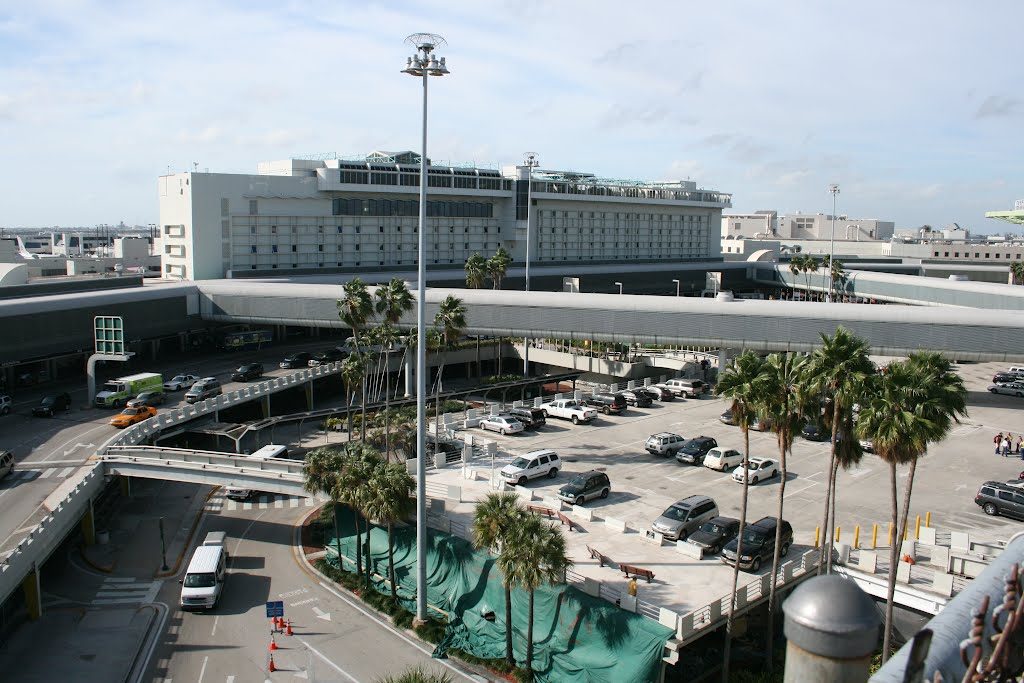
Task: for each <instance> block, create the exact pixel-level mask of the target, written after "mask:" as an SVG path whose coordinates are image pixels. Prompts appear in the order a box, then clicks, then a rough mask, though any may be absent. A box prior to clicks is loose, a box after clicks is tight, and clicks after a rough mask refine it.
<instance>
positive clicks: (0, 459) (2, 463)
mask: <svg viewBox="0 0 1024 683" xmlns="http://www.w3.org/2000/svg"><path fill="white" fill-rule="evenodd" d="M13 471H14V454H13V453H11V452H10V451H0V479H3V478H4V477H6V476H7V475H8V474H10V473H11V472H13Z"/></svg>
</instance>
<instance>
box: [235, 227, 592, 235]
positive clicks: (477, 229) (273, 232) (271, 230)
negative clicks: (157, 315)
mask: <svg viewBox="0 0 1024 683" xmlns="http://www.w3.org/2000/svg"><path fill="white" fill-rule="evenodd" d="M349 227H351V228H352V230H353V232H354V233H355V234H357V235H361V234H364V233H363V227H364V226H362V225H354V226H349ZM365 227H366V228H367V231H366V234H367V235H369V234H372V232H373V227H372V226H365ZM389 227H391V228H393V229H394V230H393V232H402V226H401V225H393V226H389ZM410 227H412V233H411V234H414V235H415V234H416V233H418V232H419V229H418V228H417V226H415V225H413V226H410ZM491 227H493V228H494V232H495V233H498V234H500V233H501V226H500V225H495V226H487V225H483V226H480V225H473V226H469V225H466V226H462V232H463V233H464V234H467V235H468V234H470V232H473V233H480V232H482V233H483V234H485V235H486V234H488V233H489V232H490V229H491ZM331 228H332V229H333V230H334V233H333V234H337V235H342V234H344V232H345V231H344V229H343V227H342V226H340V225H338V226H331ZM377 232H378V233H380V234H384V233H385V232H387V231H386V230H385V226H383V225H378V226H377ZM430 232H434V233H438V232H444V231H443V230H442V226H439V225H434V226H432V230H431V231H430ZM448 232H449V233H454V232H455V226H454V225H449V226H448ZM591 232H593V231H591ZM602 232H603V231H602ZM286 233H287V231H285V230H281V232H280V233H279V232H278V229H277V226H276V225H271V226H269V232H267V231H265V230H264V231H260V230H258V229H257V227H256V226H255V225H250V226H249V234H250V235H262V236H266V235H268V234H269V235H277V234H286ZM291 234H292V235H311V234H314V233H313V232H312V231H310V230H302V232H301V233H300V232H299V230H298V229H297V228H295V227H294V226H293V227H292V229H291ZM315 234H319V235H323V234H325V233H324V226H322V225H321V226H318V228H317V231H316V233H315Z"/></svg>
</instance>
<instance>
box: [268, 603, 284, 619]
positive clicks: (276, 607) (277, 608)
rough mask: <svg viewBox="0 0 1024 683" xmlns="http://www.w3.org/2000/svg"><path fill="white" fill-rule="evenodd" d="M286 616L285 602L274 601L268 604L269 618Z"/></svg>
mask: <svg viewBox="0 0 1024 683" xmlns="http://www.w3.org/2000/svg"><path fill="white" fill-rule="evenodd" d="M283 616H284V600H274V601H271V602H268V603H267V618H268V619H269V618H270V617H283Z"/></svg>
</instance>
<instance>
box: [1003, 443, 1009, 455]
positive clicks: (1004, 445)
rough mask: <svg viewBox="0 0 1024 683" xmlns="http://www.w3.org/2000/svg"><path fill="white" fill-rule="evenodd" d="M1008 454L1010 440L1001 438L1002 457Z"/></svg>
mask: <svg viewBox="0 0 1024 683" xmlns="http://www.w3.org/2000/svg"><path fill="white" fill-rule="evenodd" d="M1008 455H1010V440H1009V439H1003V457H1006V456H1008Z"/></svg>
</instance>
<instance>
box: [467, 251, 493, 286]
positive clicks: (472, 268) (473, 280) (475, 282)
mask: <svg viewBox="0 0 1024 683" xmlns="http://www.w3.org/2000/svg"><path fill="white" fill-rule="evenodd" d="M488 268H489V265H488V261H487V259H485V258H484V257H483V256H481V255H480V254H478V253H474V254H473V255H472V256H470V257H469V258H468V259H466V286H467V287H469V288H470V289H480V288H481V287H483V286H484V280H485V279H486V278H487V274H488V272H489V270H488Z"/></svg>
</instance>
